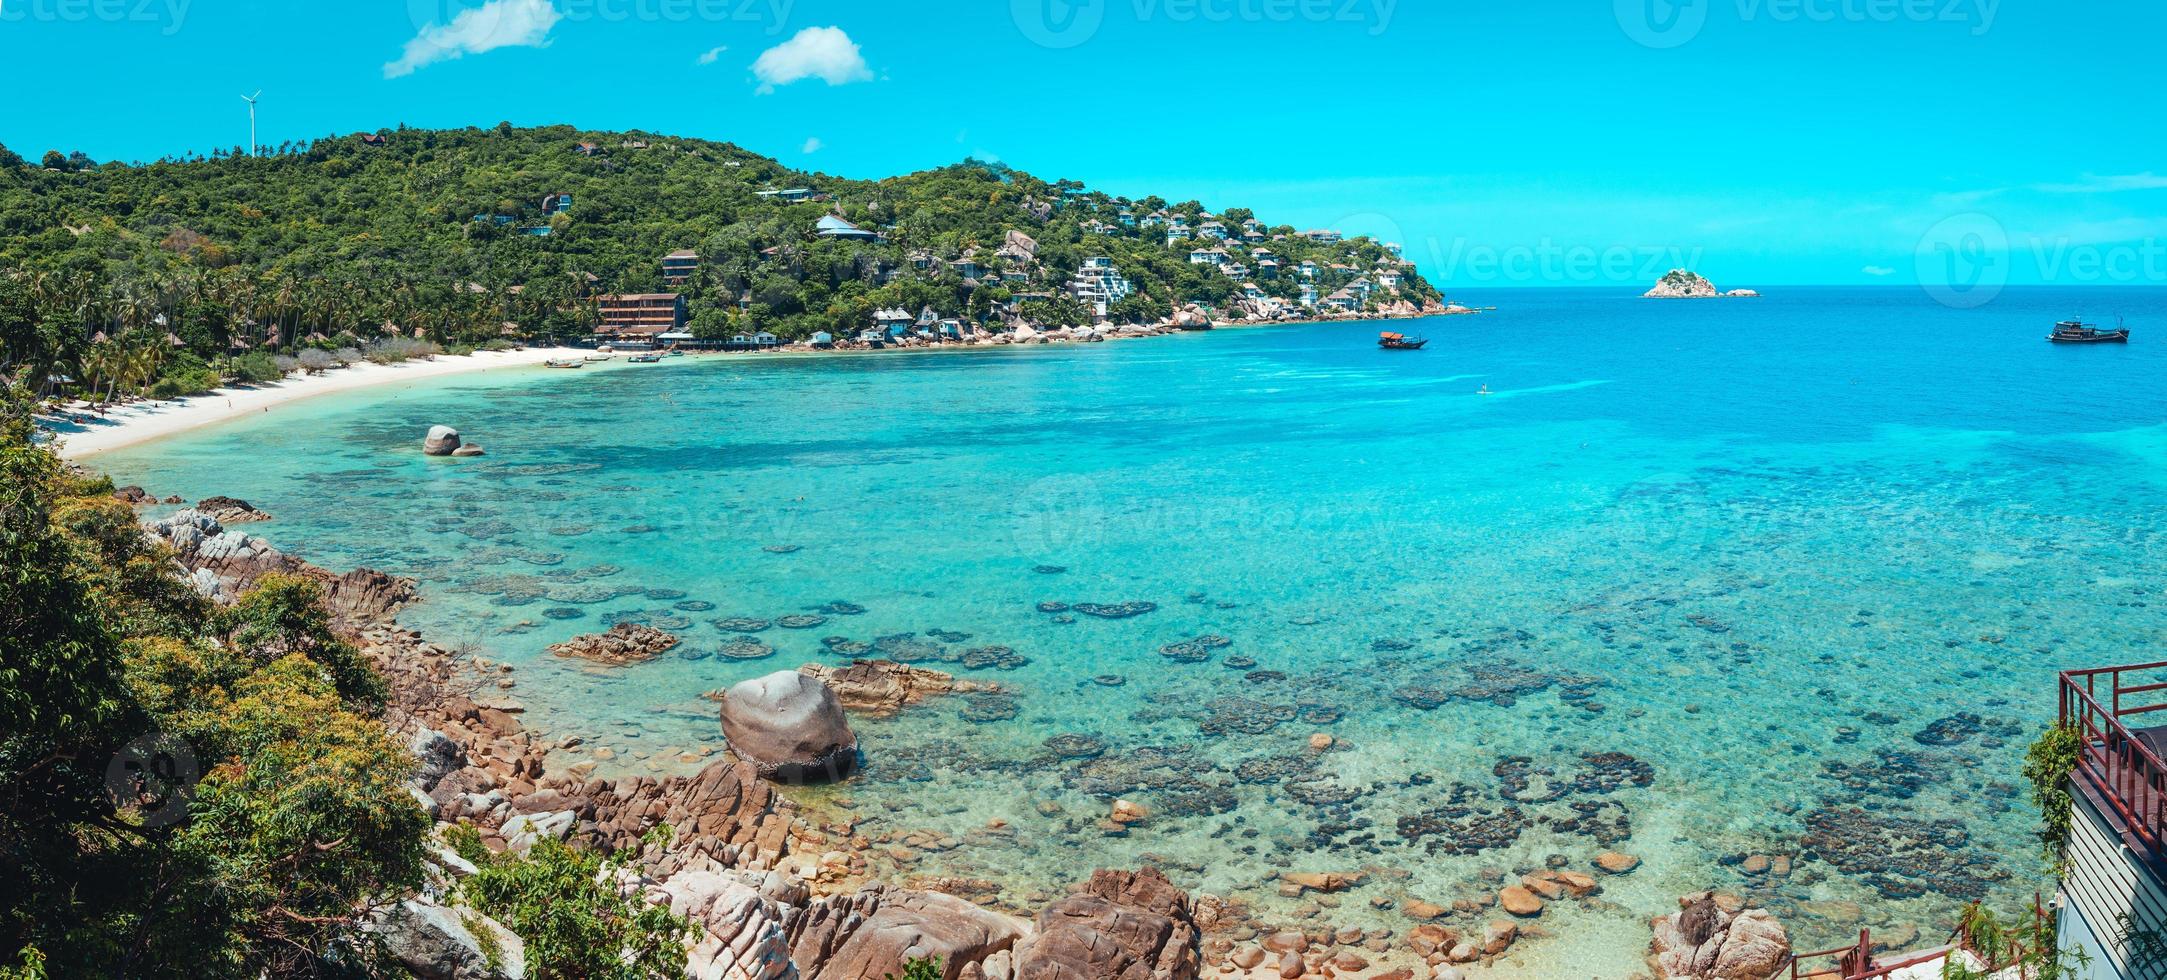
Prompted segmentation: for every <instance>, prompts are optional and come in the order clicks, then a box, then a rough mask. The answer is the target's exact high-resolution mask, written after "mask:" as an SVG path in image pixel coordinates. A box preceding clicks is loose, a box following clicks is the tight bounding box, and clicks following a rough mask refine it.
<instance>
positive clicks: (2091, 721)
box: [2061, 661, 2167, 854]
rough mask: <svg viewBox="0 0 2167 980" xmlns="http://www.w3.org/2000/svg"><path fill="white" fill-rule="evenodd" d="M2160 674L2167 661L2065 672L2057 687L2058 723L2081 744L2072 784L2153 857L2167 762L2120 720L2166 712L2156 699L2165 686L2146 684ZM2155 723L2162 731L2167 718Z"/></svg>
mask: <svg viewBox="0 0 2167 980" xmlns="http://www.w3.org/2000/svg"><path fill="white" fill-rule="evenodd" d="M2163 671H2167V661H2163V662H2160V663H2150V664H2135V665H2131V666H2127V667H2102V668H2099V669H2097V670H2065V671H2063V672H2062V684H2061V723H2062V724H2063V725H2066V726H2069V727H2070V728H2074V729H2076V731H2077V733H2078V734H2079V735H2080V736H2081V737H2082V739H2083V750H2082V751H2081V752H2079V753H2078V755H2077V769H2076V772H2074V773H2072V774H2071V778H2074V779H2080V780H2083V781H2084V783H2085V784H2086V785H2088V786H2090V787H2091V788H2092V789H2094V790H2096V791H2097V792H2098V794H2099V796H2100V797H2101V798H2103V799H2105V800H2106V801H2107V804H2108V805H2109V806H2111V807H2113V808H2114V810H2115V813H2116V815H2117V816H2119V817H2120V818H2121V819H2122V823H2123V824H2124V825H2126V826H2127V827H2128V828H2129V832H2130V834H2131V835H2132V836H2134V837H2136V838H2137V839H2138V840H2140V841H2142V842H2144V844H2145V845H2147V846H2148V847H2150V848H2151V849H2152V851H2153V853H2155V854H2158V853H2161V851H2162V848H2161V846H2160V844H2161V841H2162V840H2163V839H2167V762H2162V761H2161V760H2160V757H2159V755H2158V753H2155V752H2153V751H2152V749H2151V748H2150V747H2148V746H2146V745H2145V744H2144V743H2143V742H2140V741H2138V740H2137V738H2136V737H2135V736H2133V735H2131V734H2130V729H2129V727H2128V726H2126V725H2125V724H2123V721H2122V719H2124V718H2129V717H2133V716H2138V715H2145V714H2150V713H2151V712H2154V711H2162V710H2167V698H2163V697H2161V692H2167V680H2145V677H2146V676H2147V675H2150V676H2152V677H2160V676H2162V672H2163ZM2129 675H2135V676H2134V677H2132V676H2129ZM2132 680H2136V681H2139V683H2130V681H2132ZM2159 723H2160V724H2163V725H2167V717H2163V718H2160V719H2159ZM2137 727H2138V728H2145V727H2149V726H2146V725H2142V724H2139V725H2137Z"/></svg>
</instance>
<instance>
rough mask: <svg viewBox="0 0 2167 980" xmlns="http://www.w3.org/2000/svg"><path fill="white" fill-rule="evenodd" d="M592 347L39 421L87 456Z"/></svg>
mask: <svg viewBox="0 0 2167 980" xmlns="http://www.w3.org/2000/svg"><path fill="white" fill-rule="evenodd" d="M587 353H589V352H587V351H580V350H574V349H571V348H564V347H537V348H528V349H525V350H514V351H478V352H476V353H473V354H466V355H460V356H456V357H455V356H441V355H440V356H438V357H434V358H431V359H429V360H425V361H423V360H416V361H406V362H403V363H399V364H388V365H387V364H357V365H354V366H352V367H345V368H339V369H338V370H335V371H327V372H325V373H323V374H316V375H300V374H296V375H292V376H289V377H288V378H286V380H284V381H280V382H278V383H276V384H266V385H247V386H240V387H234V388H220V389H218V390H216V391H213V392H211V393H209V394H204V395H191V396H189V397H187V398H176V399H172V400H170V401H140V402H135V403H132V404H128V405H123V406H118V407H115V408H112V409H109V410H108V411H107V412H106V413H105V414H104V415H97V414H93V413H91V412H87V411H71V412H68V413H65V414H54V415H47V416H43V417H41V418H40V419H39V424H40V427H41V428H43V429H45V430H46V431H48V432H50V433H52V434H53V436H54V437H55V439H56V440H57V441H58V443H59V446H60V455H61V457H62V458H63V459H69V460H82V459H88V458H90V457H92V456H96V455H98V454H99V453H103V452H107V451H109V450H114V449H119V448H121V447H124V446H133V445H136V444H138V443H143V442H149V441H150V440H153V439H159V438H163V437H165V436H169V435H173V434H174V433H177V432H185V431H187V430H189V429H194V428H199V427H201V426H206V425H210V424H213V423H216V422H223V421H226V420H227V419H232V418H238V417H240V416H244V415H252V414H259V413H263V412H269V411H275V410H276V409H277V408H278V407H279V406H281V405H286V404H290V403H292V402H297V401H301V400H302V399H306V398H314V397H316V396H318V395H329V394H335V393H337V392H342V391H353V390H355V389H357V388H372V387H377V386H381V385H394V384H400V383H403V382H414V381H421V380H424V379H428V378H441V377H444V376H446V375H452V374H466V373H470V372H474V371H488V370H493V369H496V368H508V367H532V366H535V365H539V364H541V363H542V362H543V361H546V360H549V359H550V358H559V357H581V356H584V355H585V354H587Z"/></svg>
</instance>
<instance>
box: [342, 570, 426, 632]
mask: <svg viewBox="0 0 2167 980" xmlns="http://www.w3.org/2000/svg"><path fill="white" fill-rule="evenodd" d="M419 601H421V593H420V592H419V591H418V590H417V589H416V588H415V586H414V580H413V579H410V578H400V577H399V576H396V575H386V574H384V573H383V572H379V571H377V570H375V569H373V568H356V569H354V570H353V571H350V572H347V573H346V574H344V575H340V576H338V577H336V578H329V579H327V580H326V581H325V582H324V604H325V605H326V606H327V607H329V608H330V610H331V616H332V618H334V619H336V620H338V621H340V622H342V623H346V624H349V625H359V624H365V623H388V622H390V621H391V618H392V617H393V616H395V615H397V614H398V612H399V610H401V609H404V608H406V607H407V606H408V605H411V604H413V603H416V602H419Z"/></svg>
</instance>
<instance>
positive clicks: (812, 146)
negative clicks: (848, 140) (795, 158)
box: [798, 136, 828, 153]
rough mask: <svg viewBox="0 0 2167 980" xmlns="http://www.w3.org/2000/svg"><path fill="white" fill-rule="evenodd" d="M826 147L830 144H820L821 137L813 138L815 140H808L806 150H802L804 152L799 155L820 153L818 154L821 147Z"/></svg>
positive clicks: (800, 151)
mask: <svg viewBox="0 0 2167 980" xmlns="http://www.w3.org/2000/svg"><path fill="white" fill-rule="evenodd" d="M826 145H828V144H826V143H822V142H820V137H818V136H815V137H813V138H811V139H808V140H806V141H805V148H804V149H802V150H799V151H798V152H799V153H818V152H819V151H820V148H821V147H823V146H826Z"/></svg>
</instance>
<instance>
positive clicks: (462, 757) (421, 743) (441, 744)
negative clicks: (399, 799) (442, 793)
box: [406, 728, 467, 793]
mask: <svg viewBox="0 0 2167 980" xmlns="http://www.w3.org/2000/svg"><path fill="white" fill-rule="evenodd" d="M406 748H407V751H408V752H411V753H413V755H414V758H415V759H416V760H417V761H419V763H420V765H419V766H417V767H416V768H415V770H414V785H416V786H419V787H420V788H421V791H422V792H424V793H427V792H429V791H430V790H433V789H435V788H436V784H438V783H441V782H443V781H444V777H446V776H449V775H451V774H452V773H455V772H458V771H459V770H461V769H464V768H466V764H467V754H466V749H465V747H463V746H461V745H460V744H459V743H458V742H455V741H453V740H452V739H451V737H450V736H448V735H446V734H444V733H443V732H440V731H437V730H435V729H433V728H424V729H422V730H420V731H418V732H415V733H414V736H413V737H412V738H410V739H408V740H407V743H406Z"/></svg>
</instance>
